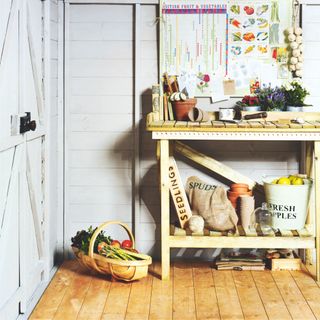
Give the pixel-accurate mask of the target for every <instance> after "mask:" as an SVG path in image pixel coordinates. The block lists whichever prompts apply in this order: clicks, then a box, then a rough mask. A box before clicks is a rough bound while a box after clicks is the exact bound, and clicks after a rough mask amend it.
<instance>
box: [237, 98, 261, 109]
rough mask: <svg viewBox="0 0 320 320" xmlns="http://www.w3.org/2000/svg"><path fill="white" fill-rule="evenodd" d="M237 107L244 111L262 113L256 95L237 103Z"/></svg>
mask: <svg viewBox="0 0 320 320" xmlns="http://www.w3.org/2000/svg"><path fill="white" fill-rule="evenodd" d="M236 105H237V107H238V108H239V109H240V110H243V111H260V110H261V107H260V101H259V98H258V97H257V96H255V95H250V96H249V95H248V96H244V97H243V98H242V100H241V101H238V102H237V103H236Z"/></svg>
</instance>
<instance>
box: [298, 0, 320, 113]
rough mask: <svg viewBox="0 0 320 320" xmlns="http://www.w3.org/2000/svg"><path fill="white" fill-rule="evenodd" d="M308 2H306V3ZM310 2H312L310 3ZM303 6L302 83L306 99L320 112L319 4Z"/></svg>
mask: <svg viewBox="0 0 320 320" xmlns="http://www.w3.org/2000/svg"><path fill="white" fill-rule="evenodd" d="M306 2H308V1H306ZM310 2H312V1H310ZM313 3H314V4H313V5H303V12H302V27H303V31H304V33H303V34H304V46H305V60H306V61H305V64H304V67H305V70H304V82H305V84H306V85H307V87H308V88H309V89H310V93H311V97H310V98H309V99H308V102H309V103H310V104H313V105H314V106H315V107H316V108H317V110H318V111H319V110H320V90H319V88H320V73H319V71H320V31H319V30H320V29H319V26H320V3H318V4H317V5H316V1H313Z"/></svg>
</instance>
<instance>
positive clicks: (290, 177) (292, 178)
mask: <svg viewBox="0 0 320 320" xmlns="http://www.w3.org/2000/svg"><path fill="white" fill-rule="evenodd" d="M288 179H289V180H290V182H291V184H293V181H294V180H296V179H297V176H292V175H291V176H289V178H288Z"/></svg>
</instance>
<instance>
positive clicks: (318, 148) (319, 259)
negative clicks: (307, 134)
mask: <svg viewBox="0 0 320 320" xmlns="http://www.w3.org/2000/svg"><path fill="white" fill-rule="evenodd" d="M314 163H315V165H314V188H315V210H316V278H317V281H320V141H315V142H314Z"/></svg>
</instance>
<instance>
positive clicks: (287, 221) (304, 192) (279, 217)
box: [263, 177, 312, 230]
mask: <svg viewBox="0 0 320 320" xmlns="http://www.w3.org/2000/svg"><path fill="white" fill-rule="evenodd" d="M275 179H276V177H265V178H264V179H263V184H264V191H265V196H266V202H267V205H268V209H269V211H270V213H271V217H272V225H271V226H272V228H275V229H280V230H300V229H303V228H304V226H305V222H306V218H307V213H308V206H309V199H310V194H311V189H312V180H311V179H303V182H304V184H303V185H285V184H272V181H274V180H275Z"/></svg>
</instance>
